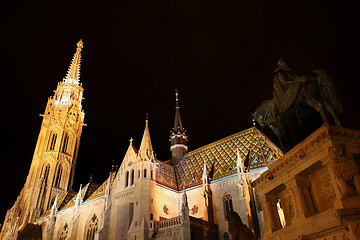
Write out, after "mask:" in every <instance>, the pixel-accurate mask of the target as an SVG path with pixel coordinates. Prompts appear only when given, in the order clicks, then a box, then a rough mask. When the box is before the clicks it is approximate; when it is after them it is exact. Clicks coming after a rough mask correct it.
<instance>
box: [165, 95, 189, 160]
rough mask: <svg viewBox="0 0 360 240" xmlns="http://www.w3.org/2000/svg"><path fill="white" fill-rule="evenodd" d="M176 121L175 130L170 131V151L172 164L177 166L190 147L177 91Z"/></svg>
mask: <svg viewBox="0 0 360 240" xmlns="http://www.w3.org/2000/svg"><path fill="white" fill-rule="evenodd" d="M175 99H176V107H175V120H174V128H173V129H172V130H171V131H170V140H169V141H170V142H171V146H170V151H171V164H172V165H173V166H175V165H176V164H177V163H178V162H179V161H180V160H181V159H182V158H183V157H184V155H185V153H186V151H187V149H188V147H187V145H186V142H187V141H188V140H187V136H186V131H185V129H184V128H183V125H182V122H181V117H180V108H179V93H178V91H177V90H175Z"/></svg>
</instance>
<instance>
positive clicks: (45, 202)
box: [0, 40, 84, 236]
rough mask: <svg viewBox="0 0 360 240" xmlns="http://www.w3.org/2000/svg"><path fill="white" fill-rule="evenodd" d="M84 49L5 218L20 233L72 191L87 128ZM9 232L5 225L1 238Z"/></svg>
mask: <svg viewBox="0 0 360 240" xmlns="http://www.w3.org/2000/svg"><path fill="white" fill-rule="evenodd" d="M82 48H83V42H82V41H81V40H80V41H79V42H78V43H77V49H76V53H75V54H74V57H73V59H72V62H71V65H70V67H69V70H68V72H67V74H66V76H65V78H64V79H63V80H62V81H61V82H59V83H58V85H57V88H56V90H55V91H54V92H55V94H54V96H51V97H50V98H49V99H48V102H47V105H46V108H45V112H44V114H42V115H41V116H42V117H43V121H42V124H41V129H40V133H39V137H38V140H37V143H36V147H35V152H34V156H33V159H32V162H31V166H30V171H29V174H28V176H27V179H26V183H25V185H24V187H23V189H22V190H21V193H20V195H19V197H18V198H17V200H16V202H15V204H14V206H13V207H12V208H11V209H10V210H8V212H7V214H6V218H5V221H4V222H5V223H8V222H9V223H10V224H11V225H13V222H14V221H15V220H16V218H17V217H20V219H19V229H20V228H21V227H22V226H24V225H25V224H26V223H28V222H33V221H34V220H35V219H36V218H38V217H39V216H41V215H42V214H43V213H44V212H45V211H46V210H47V209H49V208H50V207H51V205H52V202H53V201H54V200H55V197H56V195H60V194H63V193H65V192H66V191H67V190H68V189H69V188H71V187H72V183H73V179H74V173H75V166H76V159H77V154H78V149H79V143H80V136H81V132H82V127H83V125H84V112H83V110H82V105H81V101H82V99H83V97H82V96H83V90H84V89H83V88H82V85H81V84H80V82H79V78H80V60H81V50H82ZM6 228H7V227H6V226H5V224H4V227H3V229H2V233H1V234H4V231H6ZM0 236H1V235H0Z"/></svg>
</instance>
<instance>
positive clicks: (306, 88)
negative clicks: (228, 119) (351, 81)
mask: <svg viewBox="0 0 360 240" xmlns="http://www.w3.org/2000/svg"><path fill="white" fill-rule="evenodd" d="M273 95H274V98H273V99H270V100H266V101H264V102H263V103H262V104H261V105H260V106H259V107H258V108H257V109H256V111H255V112H254V113H253V114H252V116H253V118H254V119H255V120H256V121H257V122H258V123H259V124H260V125H261V126H262V127H264V126H268V127H269V128H271V129H272V131H273V132H274V134H275V135H276V136H277V137H278V139H279V141H280V145H281V147H282V148H283V150H284V151H288V150H290V148H291V147H292V146H294V145H296V144H297V143H298V142H300V141H301V140H303V139H304V138H305V137H306V136H307V135H309V134H310V133H311V132H312V131H314V130H315V129H316V128H317V127H318V126H319V125H320V124H319V123H318V122H319V121H318V120H317V119H316V117H315V115H314V110H315V111H316V112H318V113H319V114H320V116H321V120H322V122H323V123H324V124H325V125H329V124H328V119H327V117H326V114H325V110H326V111H327V112H329V113H330V114H331V115H332V117H333V118H334V121H335V124H336V125H337V126H339V127H340V126H341V123H340V121H339V119H338V118H337V116H336V113H340V112H341V111H342V105H341V103H340V100H339V97H338V95H337V93H336V91H335V87H334V84H333V83H332V81H331V80H330V78H329V77H328V75H327V73H326V71H325V70H323V69H316V70H313V71H312V72H311V73H309V74H305V75H303V76H300V75H298V74H297V73H296V72H294V71H293V70H292V69H291V68H290V67H289V66H288V65H287V64H286V62H285V61H284V60H283V59H279V61H278V68H277V69H276V70H275V76H274V89H273Z"/></svg>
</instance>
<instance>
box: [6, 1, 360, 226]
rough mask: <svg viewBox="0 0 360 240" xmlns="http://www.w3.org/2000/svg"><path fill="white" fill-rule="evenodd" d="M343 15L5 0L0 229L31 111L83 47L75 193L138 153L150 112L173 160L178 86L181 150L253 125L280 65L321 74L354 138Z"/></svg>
mask: <svg viewBox="0 0 360 240" xmlns="http://www.w3.org/2000/svg"><path fill="white" fill-rule="evenodd" d="M351 9H354V6H350V5H345V4H344V3H341V1H334V0H327V1H325V0H318V1H314V0H312V1H307V0H306V1H304V0H302V1H301V0H298V1H288V0H286V1H248V0H226V1H214V0H151V1H150V0H133V1H115V3H110V2H107V3H106V2H105V1H83V2H78V1H24V2H21V1H8V2H7V3H2V6H1V8H0V20H1V21H0V31H1V38H0V43H1V45H0V46H1V54H0V59H1V90H2V91H1V94H0V100H1V105H2V111H1V125H0V134H1V145H0V146H1V153H2V154H1V163H2V165H1V169H0V182H1V186H2V190H1V196H2V197H1V209H0V222H2V221H3V220H4V216H5V213H6V209H9V208H10V207H11V206H12V205H13V203H14V201H15V200H16V197H17V196H18V194H19V193H20V190H21V188H22V187H23V185H24V183H25V179H26V176H27V173H28V171H29V167H30V164H31V160H32V155H33V151H34V148H35V144H36V140H37V136H38V134H39V131H40V126H41V121H42V118H41V117H40V116H39V114H42V113H43V112H44V109H45V106H46V102H47V98H48V97H50V96H51V95H53V90H55V89H56V85H57V82H59V81H62V79H63V77H65V75H66V72H67V69H68V67H69V64H70V62H71V59H72V56H73V54H74V53H75V50H76V43H77V42H78V41H79V39H83V41H84V48H83V51H82V68H81V76H80V81H81V82H82V84H83V87H84V97H85V100H84V101H83V109H84V111H85V123H86V124H87V126H86V127H84V128H83V134H82V137H81V143H80V151H79V156H78V164H77V170H76V173H75V182H74V188H75V190H78V188H79V185H80V183H82V184H86V183H87V182H88V181H89V177H90V175H91V174H92V175H93V180H94V181H95V182H99V183H102V182H103V181H104V180H105V179H106V177H107V176H108V173H109V171H110V169H111V161H112V160H115V162H116V163H118V164H119V165H120V163H121V161H122V158H123V156H124V154H125V151H126V149H127V147H128V145H129V139H130V138H131V137H132V138H134V144H135V146H136V147H139V145H140V141H141V137H142V134H143V130H144V127H145V115H146V113H149V127H150V135H151V138H152V143H153V147H154V151H155V153H156V154H157V157H158V158H159V159H160V160H168V159H169V158H170V156H171V155H170V151H169V141H168V136H169V131H170V129H171V128H172V124H173V120H174V114H175V111H174V108H175V95H174V91H175V89H176V88H177V89H178V90H179V99H180V100H179V103H180V111H181V116H182V121H183V125H184V127H185V128H186V129H187V134H188V136H189V142H188V145H189V150H194V149H196V148H198V147H201V146H204V145H206V144H209V143H211V142H214V141H216V140H219V139H221V138H224V137H226V136H228V135H230V134H233V133H236V132H238V131H241V130H244V129H246V128H249V127H251V126H252V122H251V116H250V115H251V112H253V111H254V110H255V109H256V108H257V106H259V104H260V103H261V102H262V101H263V100H265V99H269V98H272V85H273V71H274V69H275V68H276V62H277V60H278V58H280V57H283V58H285V59H286V60H287V62H288V63H289V65H290V66H291V67H292V68H293V69H294V70H295V71H297V72H298V73H299V74H305V73H308V72H310V71H311V70H313V69H316V68H319V67H323V68H325V69H326V70H327V71H328V73H329V75H330V77H331V78H332V79H333V81H334V83H335V85H336V86H337V89H338V93H339V95H340V97H341V100H342V103H343V105H344V112H343V113H342V114H341V116H340V120H341V121H342V123H343V126H344V127H348V128H357V129H359V120H360V106H359V97H358V95H359V90H358V85H359V84H358V82H359V81H360V80H359V78H358V74H357V73H356V71H357V69H358V68H359V67H358V65H356V64H355V63H356V61H355V60H357V59H358V56H357V55H356V54H355V49H357V48H358V47H357V45H355V38H354V35H355V34H356V32H357V31H358V26H356V24H355V18H356V15H355V14H352V13H351ZM261 130H263V129H261ZM263 131H264V132H265V133H266V134H267V135H268V136H269V137H270V138H271V139H272V140H273V141H275V142H276V138H275V137H274V136H273V135H272V134H271V133H270V132H269V131H267V130H266V129H264V130H263Z"/></svg>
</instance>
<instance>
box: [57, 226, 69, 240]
mask: <svg viewBox="0 0 360 240" xmlns="http://www.w3.org/2000/svg"><path fill="white" fill-rule="evenodd" d="M68 232H69V226H68V224H67V223H65V224H64V226H63V227H62V229H61V232H60V234H59V240H65V239H66V237H67V235H68Z"/></svg>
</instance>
